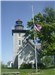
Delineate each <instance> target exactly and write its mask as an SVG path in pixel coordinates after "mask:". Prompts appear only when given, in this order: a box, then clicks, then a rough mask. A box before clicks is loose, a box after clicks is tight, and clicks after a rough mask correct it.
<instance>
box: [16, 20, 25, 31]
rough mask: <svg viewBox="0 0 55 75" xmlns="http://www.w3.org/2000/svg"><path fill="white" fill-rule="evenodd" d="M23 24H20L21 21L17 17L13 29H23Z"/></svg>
mask: <svg viewBox="0 0 55 75" xmlns="http://www.w3.org/2000/svg"><path fill="white" fill-rule="evenodd" d="M23 28H24V26H23V25H22V21H21V20H20V19H18V20H17V21H16V25H15V29H16V30H23Z"/></svg>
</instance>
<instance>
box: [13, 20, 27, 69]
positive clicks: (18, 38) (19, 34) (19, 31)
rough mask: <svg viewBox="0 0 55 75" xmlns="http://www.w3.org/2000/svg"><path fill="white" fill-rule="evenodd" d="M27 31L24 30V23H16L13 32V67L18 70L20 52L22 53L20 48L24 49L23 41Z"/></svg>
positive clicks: (18, 21)
mask: <svg viewBox="0 0 55 75" xmlns="http://www.w3.org/2000/svg"><path fill="white" fill-rule="evenodd" d="M25 33H26V30H24V26H23V25H22V21H21V20H20V19H18V20H17V21H16V23H15V27H14V29H13V30H12V36H13V65H14V67H15V68H18V52H19V51H20V47H22V41H23V40H24V38H25V37H24V35H25Z"/></svg>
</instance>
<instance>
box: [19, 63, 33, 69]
mask: <svg viewBox="0 0 55 75" xmlns="http://www.w3.org/2000/svg"><path fill="white" fill-rule="evenodd" d="M31 68H32V66H31V64H26V63H23V64H21V66H20V69H31Z"/></svg>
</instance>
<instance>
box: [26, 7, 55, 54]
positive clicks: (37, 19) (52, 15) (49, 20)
mask: <svg viewBox="0 0 55 75" xmlns="http://www.w3.org/2000/svg"><path fill="white" fill-rule="evenodd" d="M34 24H40V25H42V29H41V32H36V31H35V35H36V37H37V36H38V37H39V38H40V40H41V41H40V42H41V44H42V55H54V54H55V10H54V9H53V8H45V10H44V14H41V13H38V14H36V15H35V16H34ZM27 26H28V28H29V29H30V30H31V31H30V32H29V34H30V35H31V38H32V39H33V35H34V30H33V28H34V25H33V19H31V20H30V21H28V22H27Z"/></svg>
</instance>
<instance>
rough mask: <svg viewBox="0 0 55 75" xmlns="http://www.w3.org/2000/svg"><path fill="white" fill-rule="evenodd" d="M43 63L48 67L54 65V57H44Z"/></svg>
mask: <svg viewBox="0 0 55 75" xmlns="http://www.w3.org/2000/svg"><path fill="white" fill-rule="evenodd" d="M41 61H42V63H43V64H45V65H46V67H50V66H51V64H52V61H53V60H52V57H51V56H44V57H42V59H41Z"/></svg>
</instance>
